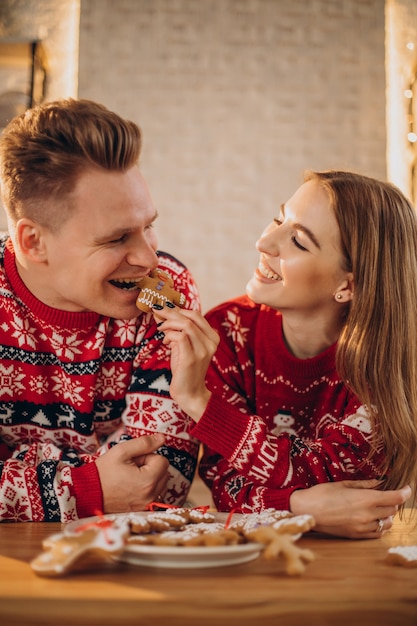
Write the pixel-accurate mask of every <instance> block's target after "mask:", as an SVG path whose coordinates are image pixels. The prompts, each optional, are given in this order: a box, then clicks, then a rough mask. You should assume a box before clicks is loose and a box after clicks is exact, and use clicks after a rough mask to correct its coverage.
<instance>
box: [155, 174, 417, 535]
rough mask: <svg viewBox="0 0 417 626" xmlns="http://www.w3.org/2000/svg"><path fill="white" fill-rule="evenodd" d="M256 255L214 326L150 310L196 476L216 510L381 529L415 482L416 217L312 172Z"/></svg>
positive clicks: (387, 197) (337, 528) (399, 197)
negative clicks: (270, 512)
mask: <svg viewBox="0 0 417 626" xmlns="http://www.w3.org/2000/svg"><path fill="white" fill-rule="evenodd" d="M257 249H258V251H259V253H260V261H259V265H258V268H257V269H256V271H255V273H254V275H253V277H252V278H251V280H250V281H249V283H248V285H247V289H246V291H247V295H246V296H243V297H240V298H237V299H235V300H232V301H229V302H227V303H225V304H222V305H220V306H218V307H216V308H215V309H213V310H212V311H211V312H209V313H208V315H207V320H208V322H209V323H210V325H211V328H209V327H208V326H207V325H206V324H205V322H204V320H202V319H201V318H200V317H199V316H198V314H196V313H193V312H190V311H187V312H181V311H179V310H174V311H171V312H170V311H165V310H164V311H161V312H158V313H157V315H158V317H159V318H160V319H163V320H164V321H163V323H162V325H161V330H162V331H163V332H164V333H165V338H164V341H165V342H166V343H169V344H171V348H172V357H171V365H172V371H173V379H172V383H171V388H170V389H171V395H172V397H173V398H174V399H175V400H176V402H178V403H179V405H180V406H181V408H182V409H183V410H184V411H185V412H186V413H188V414H189V415H190V416H191V417H192V418H193V420H194V421H195V422H196V426H195V427H194V428H193V430H192V434H193V435H194V436H196V437H197V438H198V439H199V440H200V441H201V442H202V443H203V444H204V456H203V458H202V462H201V467H200V473H201V475H202V478H203V480H204V481H205V482H206V484H207V485H208V486H209V487H210V489H211V490H212V494H213V499H214V502H215V504H216V506H217V507H218V508H219V510H231V509H240V510H242V511H249V510H261V509H263V508H268V507H275V508H281V509H283V508H285V509H290V510H292V511H293V512H294V513H301V512H303V513H312V514H314V516H315V518H316V521H317V528H318V529H321V530H326V531H328V532H332V533H334V534H342V535H346V536H352V537H359V536H361V537H375V536H380V533H381V532H383V531H384V530H387V529H388V528H390V527H391V523H392V519H391V516H392V515H393V514H394V513H395V512H396V510H397V508H398V507H402V505H403V503H404V501H405V499H406V498H408V497H409V496H410V494H411V491H410V488H409V487H404V485H407V483H412V484H414V482H415V478H416V474H417V390H416V381H417V316H416V314H415V307H416V302H417V218H416V215H415V212H414V209H413V207H412V206H411V204H410V203H409V202H408V201H407V200H406V198H405V197H404V196H403V194H402V193H401V192H400V191H399V190H398V189H397V188H395V187H394V186H392V185H390V184H387V183H383V182H380V181H377V180H374V179H371V178H368V177H365V176H360V175H358V174H353V173H350V172H337V171H329V172H320V173H313V172H309V173H308V174H307V175H306V177H305V182H304V184H303V185H301V187H300V188H299V189H298V190H297V191H296V193H295V194H294V195H293V196H292V198H291V199H290V200H288V202H286V203H285V205H282V207H281V211H280V214H279V216H278V217H277V218H276V219H275V220H274V221H273V222H272V224H271V225H270V226H268V228H267V229H266V230H265V231H264V233H263V234H262V236H261V238H260V239H259V241H258V242H257ZM217 334H218V335H219V337H220V343H219V345H218V348H217V344H218V337H217ZM216 349H217V351H216ZM213 354H214V358H213V359H212V361H211V358H212V356H213ZM210 361H211V364H210ZM209 364H210V367H209ZM207 367H209V369H208V373H207V376H205V375H206V369H207ZM205 379H206V381H205ZM352 480H355V481H359V482H356V483H352V482H350V481H352ZM369 480H371V481H372V480H373V481H374V482H366V481H369ZM346 481H348V482H346ZM362 481H365V482H362ZM331 483H332V484H331ZM355 487H368V488H369V487H379V488H380V489H383V490H386V491H385V492H384V493H382V492H378V491H375V490H371V491H370V492H369V491H368V489H365V491H363V490H361V489H357V488H355ZM326 507H327V508H326ZM359 518H360V519H359Z"/></svg>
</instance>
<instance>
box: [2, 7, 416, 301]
mask: <svg viewBox="0 0 417 626" xmlns="http://www.w3.org/2000/svg"><path fill="white" fill-rule="evenodd" d="M385 4H386V5H387V16H388V19H389V20H390V24H389V26H390V27H389V29H388V34H387V39H386V41H385V31H384V7H385ZM416 7H417V2H416V0H387V2H386V3H385V2H384V0H291V1H289V0H0V37H3V38H4V37H30V38H31V37H34V38H36V37H40V38H41V39H43V43H44V47H45V48H46V50H47V53H48V57H49V61H50V72H49V76H48V93H47V99H49V100H50V99H55V98H59V97H66V96H68V95H77V93H78V95H79V96H80V97H86V98H92V99H95V100H99V101H101V102H103V103H104V104H106V105H107V106H109V107H110V108H112V109H114V110H116V111H117V112H119V113H120V114H122V115H124V116H126V117H130V118H131V119H134V120H135V121H136V122H137V123H139V125H140V126H141V127H142V129H143V132H144V138H145V145H144V150H143V155H142V169H143V171H144V174H145V175H146V177H147V179H148V182H149V184H150V187H151V190H152V193H153V196H154V199H155V202H156V204H157V206H158V209H159V211H160V214H161V218H160V220H159V221H158V224H157V228H158V232H159V235H160V243H161V247H164V248H166V249H168V250H169V251H170V252H172V253H174V254H176V255H177V256H179V257H180V258H181V259H183V260H184V261H185V262H186V263H187V264H188V265H189V266H190V268H191V269H192V271H193V273H194V275H195V276H196V278H197V281H198V283H199V286H200V290H201V293H202V298H203V307H204V309H207V308H208V307H210V306H212V305H214V304H216V303H217V302H219V301H220V300H223V299H225V298H227V297H229V296H230V295H235V294H239V293H241V292H243V291H244V288H245V284H246V281H247V279H248V278H249V276H250V275H251V273H252V271H253V268H254V266H255V265H256V262H257V253H256V252H255V248H254V242H255V239H256V237H257V236H258V234H259V233H260V231H261V230H262V228H263V227H264V226H265V224H266V223H267V222H268V221H269V220H270V219H271V217H272V216H273V215H274V213H275V211H276V207H277V205H278V204H279V203H280V202H282V201H284V200H285V199H287V198H288V196H289V195H290V194H291V193H292V192H293V191H294V189H295V187H296V186H297V185H298V184H299V183H300V182H301V176H302V171H303V170H304V169H305V168H309V167H311V168H317V169H320V168H330V167H341V168H352V169H357V170H360V171H363V172H365V173H368V174H370V175H375V176H378V177H382V178H383V177H386V175H387V171H388V176H389V177H390V178H391V179H392V180H394V182H396V183H397V184H399V185H400V186H401V187H402V188H403V189H404V190H405V191H406V192H407V188H408V187H409V184H410V174H409V169H410V168H409V164H410V151H409V146H408V145H407V143H406V140H405V132H404V131H405V129H406V109H405V104H404V98H403V87H404V84H405V80H406V77H407V76H408V75H409V71H410V68H411V66H412V64H413V63H414V62H415V54H414V55H410V53H409V52H406V50H405V43H406V42H407V41H408V40H414V43H415V44H416V46H417V23H416V22H417V15H416V11H417V9H416ZM78 26H79V28H80V30H79V31H78ZM78 36H79V38H80V51H79V67H77V46H78ZM385 44H387V50H388V62H387V66H385V47H384V46H385ZM389 46H391V48H390V49H388V48H389ZM77 70H79V74H77ZM386 72H387V77H388V78H387V80H386ZM77 81H78V83H79V88H78V92H77ZM386 95H388V102H389V104H391V105H392V104H393V106H392V109H393V111H394V113H395V114H393V113H392V111H388V116H387V117H386ZM387 120H388V133H387V130H386V128H387ZM387 139H388V148H389V154H388V157H387V154H386V148H387ZM387 168H388V170H387ZM0 214H1V212H0ZM3 222H4V220H2V219H1V215H0V228H2V227H3Z"/></svg>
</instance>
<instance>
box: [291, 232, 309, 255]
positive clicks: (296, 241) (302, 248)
mask: <svg viewBox="0 0 417 626" xmlns="http://www.w3.org/2000/svg"><path fill="white" fill-rule="evenodd" d="M291 241H292V242H293V244H294V245H295V246H297V248H299V249H300V250H305V252H308V250H307V248H305V247H304V246H302V245H301V243H300V242H299V241H298V240H297V237H296V236H295V235H293V236H292V237H291Z"/></svg>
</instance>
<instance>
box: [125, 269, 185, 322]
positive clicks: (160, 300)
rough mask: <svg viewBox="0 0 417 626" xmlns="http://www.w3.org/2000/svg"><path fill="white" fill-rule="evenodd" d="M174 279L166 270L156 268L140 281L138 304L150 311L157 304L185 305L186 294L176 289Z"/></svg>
mask: <svg viewBox="0 0 417 626" xmlns="http://www.w3.org/2000/svg"><path fill="white" fill-rule="evenodd" d="M173 286H174V281H173V280H172V278H171V276H169V274H167V273H166V272H164V271H162V270H160V269H158V268H157V269H156V270H153V271H152V272H151V273H150V274H149V275H148V276H145V277H144V278H142V280H140V281H139V282H138V287H140V292H139V295H138V297H137V299H136V306H137V307H138V309H140V310H141V311H145V312H146V311H150V310H151V309H152V307H153V306H154V305H155V304H159V305H160V306H165V305H166V304H167V302H170V303H172V304H175V305H177V306H179V307H184V305H185V296H184V294H183V293H179V292H178V291H175V289H174V288H173Z"/></svg>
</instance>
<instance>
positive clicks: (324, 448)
mask: <svg viewBox="0 0 417 626" xmlns="http://www.w3.org/2000/svg"><path fill="white" fill-rule="evenodd" d="M206 317H207V319H208V321H209V322H210V324H211V325H212V326H213V328H215V329H216V330H217V331H218V332H219V334H220V345H219V347H218V350H217V352H216V354H215V356H214V358H213V361H212V365H211V367H210V370H209V373H208V378H207V380H208V385H209V388H210V389H211V390H212V391H213V392H214V393H213V395H212V398H211V400H210V402H209V404H208V406H207V409H206V411H205V413H204V415H203V416H202V417H201V419H200V421H199V422H198V423H197V424H196V425H195V426H194V428H193V430H192V433H193V435H194V436H196V437H198V439H199V440H200V441H201V442H202V443H203V444H204V454H203V457H202V460H201V463H200V475H201V477H202V478H203V480H204V482H205V483H206V484H207V486H208V487H209V488H210V489H211V490H212V494H213V499H214V502H215V504H216V506H217V507H218V509H219V510H220V511H229V510H231V509H234V508H236V509H241V510H243V511H245V512H247V511H261V510H263V509H265V508H269V507H275V508H277V509H288V508H289V498H290V495H291V493H292V492H293V491H294V490H295V489H299V488H306V487H310V486H312V485H314V484H317V483H321V482H329V481H338V480H345V479H349V480H353V479H362V478H375V477H379V476H380V470H379V468H380V467H381V466H382V463H383V460H384V450H383V446H382V442H381V441H380V440H378V438H377V437H376V435H375V433H374V432H373V429H372V427H371V422H370V419H369V417H368V413H367V410H366V408H365V407H364V406H361V404H360V402H359V400H358V399H357V398H356V397H355V396H354V395H353V394H352V393H350V392H349V390H348V389H347V388H346V386H345V385H344V383H343V382H342V381H341V380H340V378H339V376H338V374H337V372H336V365H335V355H336V345H333V346H331V347H330V348H328V349H327V350H325V351H324V352H322V353H321V354H319V355H318V356H316V357H314V358H310V359H298V358H296V357H294V356H293V355H292V354H291V353H290V352H289V351H288V349H287V347H286V345H285V342H284V338H283V333H282V317H281V314H280V313H279V312H278V311H275V310H273V309H270V308H269V307H266V306H263V305H256V304H254V303H253V302H252V301H251V300H250V299H249V298H248V297H246V296H242V297H240V298H236V299H235V300H233V301H231V302H228V303H224V304H222V305H220V306H218V307H216V308H214V309H212V310H211V311H210V312H209V313H208V314H207V316H206ZM373 446H374V447H375V452H374V453H373V454H372V455H371V454H370V453H371V451H372V450H373Z"/></svg>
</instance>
